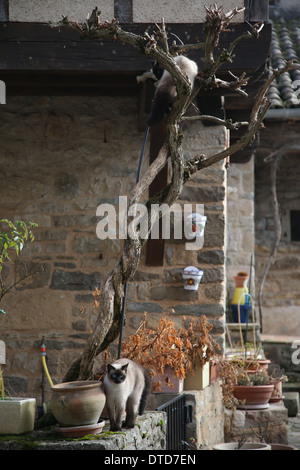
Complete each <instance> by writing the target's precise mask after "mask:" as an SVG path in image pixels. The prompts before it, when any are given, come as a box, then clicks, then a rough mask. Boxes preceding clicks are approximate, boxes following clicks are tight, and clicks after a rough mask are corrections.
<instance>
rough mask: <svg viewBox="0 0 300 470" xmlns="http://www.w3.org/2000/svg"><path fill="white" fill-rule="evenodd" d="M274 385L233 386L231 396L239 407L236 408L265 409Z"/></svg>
mask: <svg viewBox="0 0 300 470" xmlns="http://www.w3.org/2000/svg"><path fill="white" fill-rule="evenodd" d="M273 389H274V385H235V386H234V389H233V395H234V397H235V398H237V399H238V400H239V401H240V402H241V405H239V406H238V408H248V409H259V408H267V407H268V406H269V400H270V398H271V395H272V392H273Z"/></svg>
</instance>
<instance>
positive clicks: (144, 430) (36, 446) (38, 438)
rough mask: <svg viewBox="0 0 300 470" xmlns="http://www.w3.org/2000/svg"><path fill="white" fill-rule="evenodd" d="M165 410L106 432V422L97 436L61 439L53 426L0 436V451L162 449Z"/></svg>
mask: <svg viewBox="0 0 300 470" xmlns="http://www.w3.org/2000/svg"><path fill="white" fill-rule="evenodd" d="M166 422H167V420H166V413H164V412H162V411H149V412H146V413H145V414H144V415H143V416H139V417H138V419H137V424H136V426H135V427H134V428H133V429H124V431H122V432H118V433H110V432H109V424H108V423H107V424H106V425H105V427H104V430H103V433H101V434H99V435H98V436H94V437H92V436H90V437H89V438H80V439H64V438H63V437H62V436H61V434H60V432H59V431H58V428H57V427H54V428H52V429H51V430H47V431H34V432H32V433H26V434H24V435H23V436H3V437H2V438H0V450H165V449H166Z"/></svg>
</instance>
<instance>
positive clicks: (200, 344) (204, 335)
mask: <svg viewBox="0 0 300 470" xmlns="http://www.w3.org/2000/svg"><path fill="white" fill-rule="evenodd" d="M211 328H212V326H211V325H209V324H208V322H207V318H206V316H205V315H202V316H201V317H200V319H199V320H198V321H197V322H196V321H191V322H190V323H189V324H188V327H187V328H179V329H177V328H176V327H175V325H174V322H173V320H172V319H171V318H170V316H169V315H168V314H166V315H164V316H163V317H161V319H160V321H159V323H158V325H157V328H156V329H152V328H148V327H147V313H145V315H144V319H143V320H142V322H141V324H140V326H139V328H138V329H137V331H136V332H135V333H134V334H133V335H131V336H130V337H129V338H128V339H127V340H126V341H123V343H122V349H121V356H122V357H123V358H124V357H125V358H129V359H131V360H133V361H134V362H136V363H138V364H140V365H143V366H144V367H146V369H148V370H149V372H150V374H151V376H152V378H153V381H152V391H153V393H158V392H161V391H165V392H169V393H170V392H180V391H182V387H183V381H184V380H185V378H186V377H187V376H188V375H189V374H192V375H193V374H195V371H196V370H197V369H199V370H200V369H201V368H203V366H204V365H206V364H208V365H209V361H210V360H211V359H212V358H214V357H215V355H216V350H217V349H218V347H219V346H218V345H214V342H213V339H212V337H211V335H210V330H211ZM109 360H111V356H110V353H109V352H108V351H106V352H105V354H104V355H103V366H102V368H101V370H100V371H99V373H98V377H101V376H103V374H104V372H105V370H106V364H107V362H109ZM175 385H176V386H177V388H176V389H175Z"/></svg>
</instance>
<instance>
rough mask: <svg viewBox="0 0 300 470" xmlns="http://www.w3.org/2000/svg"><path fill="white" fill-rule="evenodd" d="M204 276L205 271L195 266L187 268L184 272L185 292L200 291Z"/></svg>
mask: <svg viewBox="0 0 300 470" xmlns="http://www.w3.org/2000/svg"><path fill="white" fill-rule="evenodd" d="M202 276H203V271H201V270H200V269H197V268H195V266H187V267H186V268H185V269H184V270H183V272H182V278H183V280H184V285H183V287H184V290H191V291H196V290H198V287H199V284H200V281H201V279H202Z"/></svg>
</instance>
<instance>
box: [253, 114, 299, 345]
mask: <svg viewBox="0 0 300 470" xmlns="http://www.w3.org/2000/svg"><path fill="white" fill-rule="evenodd" d="M299 131H300V123H299V121H290V122H286V121H284V122H268V123H267V125H266V129H265V130H264V132H263V133H262V135H261V145H260V148H259V150H258V153H257V157H256V163H255V182H256V184H255V227H256V250H255V251H256V255H255V257H256V281H257V289H258V285H259V282H260V280H261V278H262V275H263V272H264V269H265V266H266V264H267V262H268V259H269V255H270V253H271V249H272V245H273V242H274V238H275V232H274V218H273V208H272V197H271V183H270V166H269V164H267V163H265V162H264V158H265V157H266V156H267V155H269V154H270V153H271V152H272V151H274V135H276V148H280V147H282V146H283V145H287V146H288V145H290V144H291V143H293V142H294V141H295V136H297V135H298V134H299ZM298 175H299V151H298V152H290V151H288V150H287V151H286V152H285V153H284V154H283V155H282V157H281V159H280V160H279V165H278V171H277V181H276V185H277V198H278V204H279V212H280V219H281V224H282V233H281V240H280V244H279V247H278V251H277V255H276V261H275V263H273V264H272V265H271V267H270V270H269V272H268V275H267V278H266V281H265V283H264V290H263V296H262V311H263V332H264V333H265V334H281V335H293V336H299V335H300V324H299V312H300V310H299V308H300V300H299V262H300V242H299V241H292V240H291V231H290V211H291V210H299V209H300V205H299V195H300V186H299V178H298Z"/></svg>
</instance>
